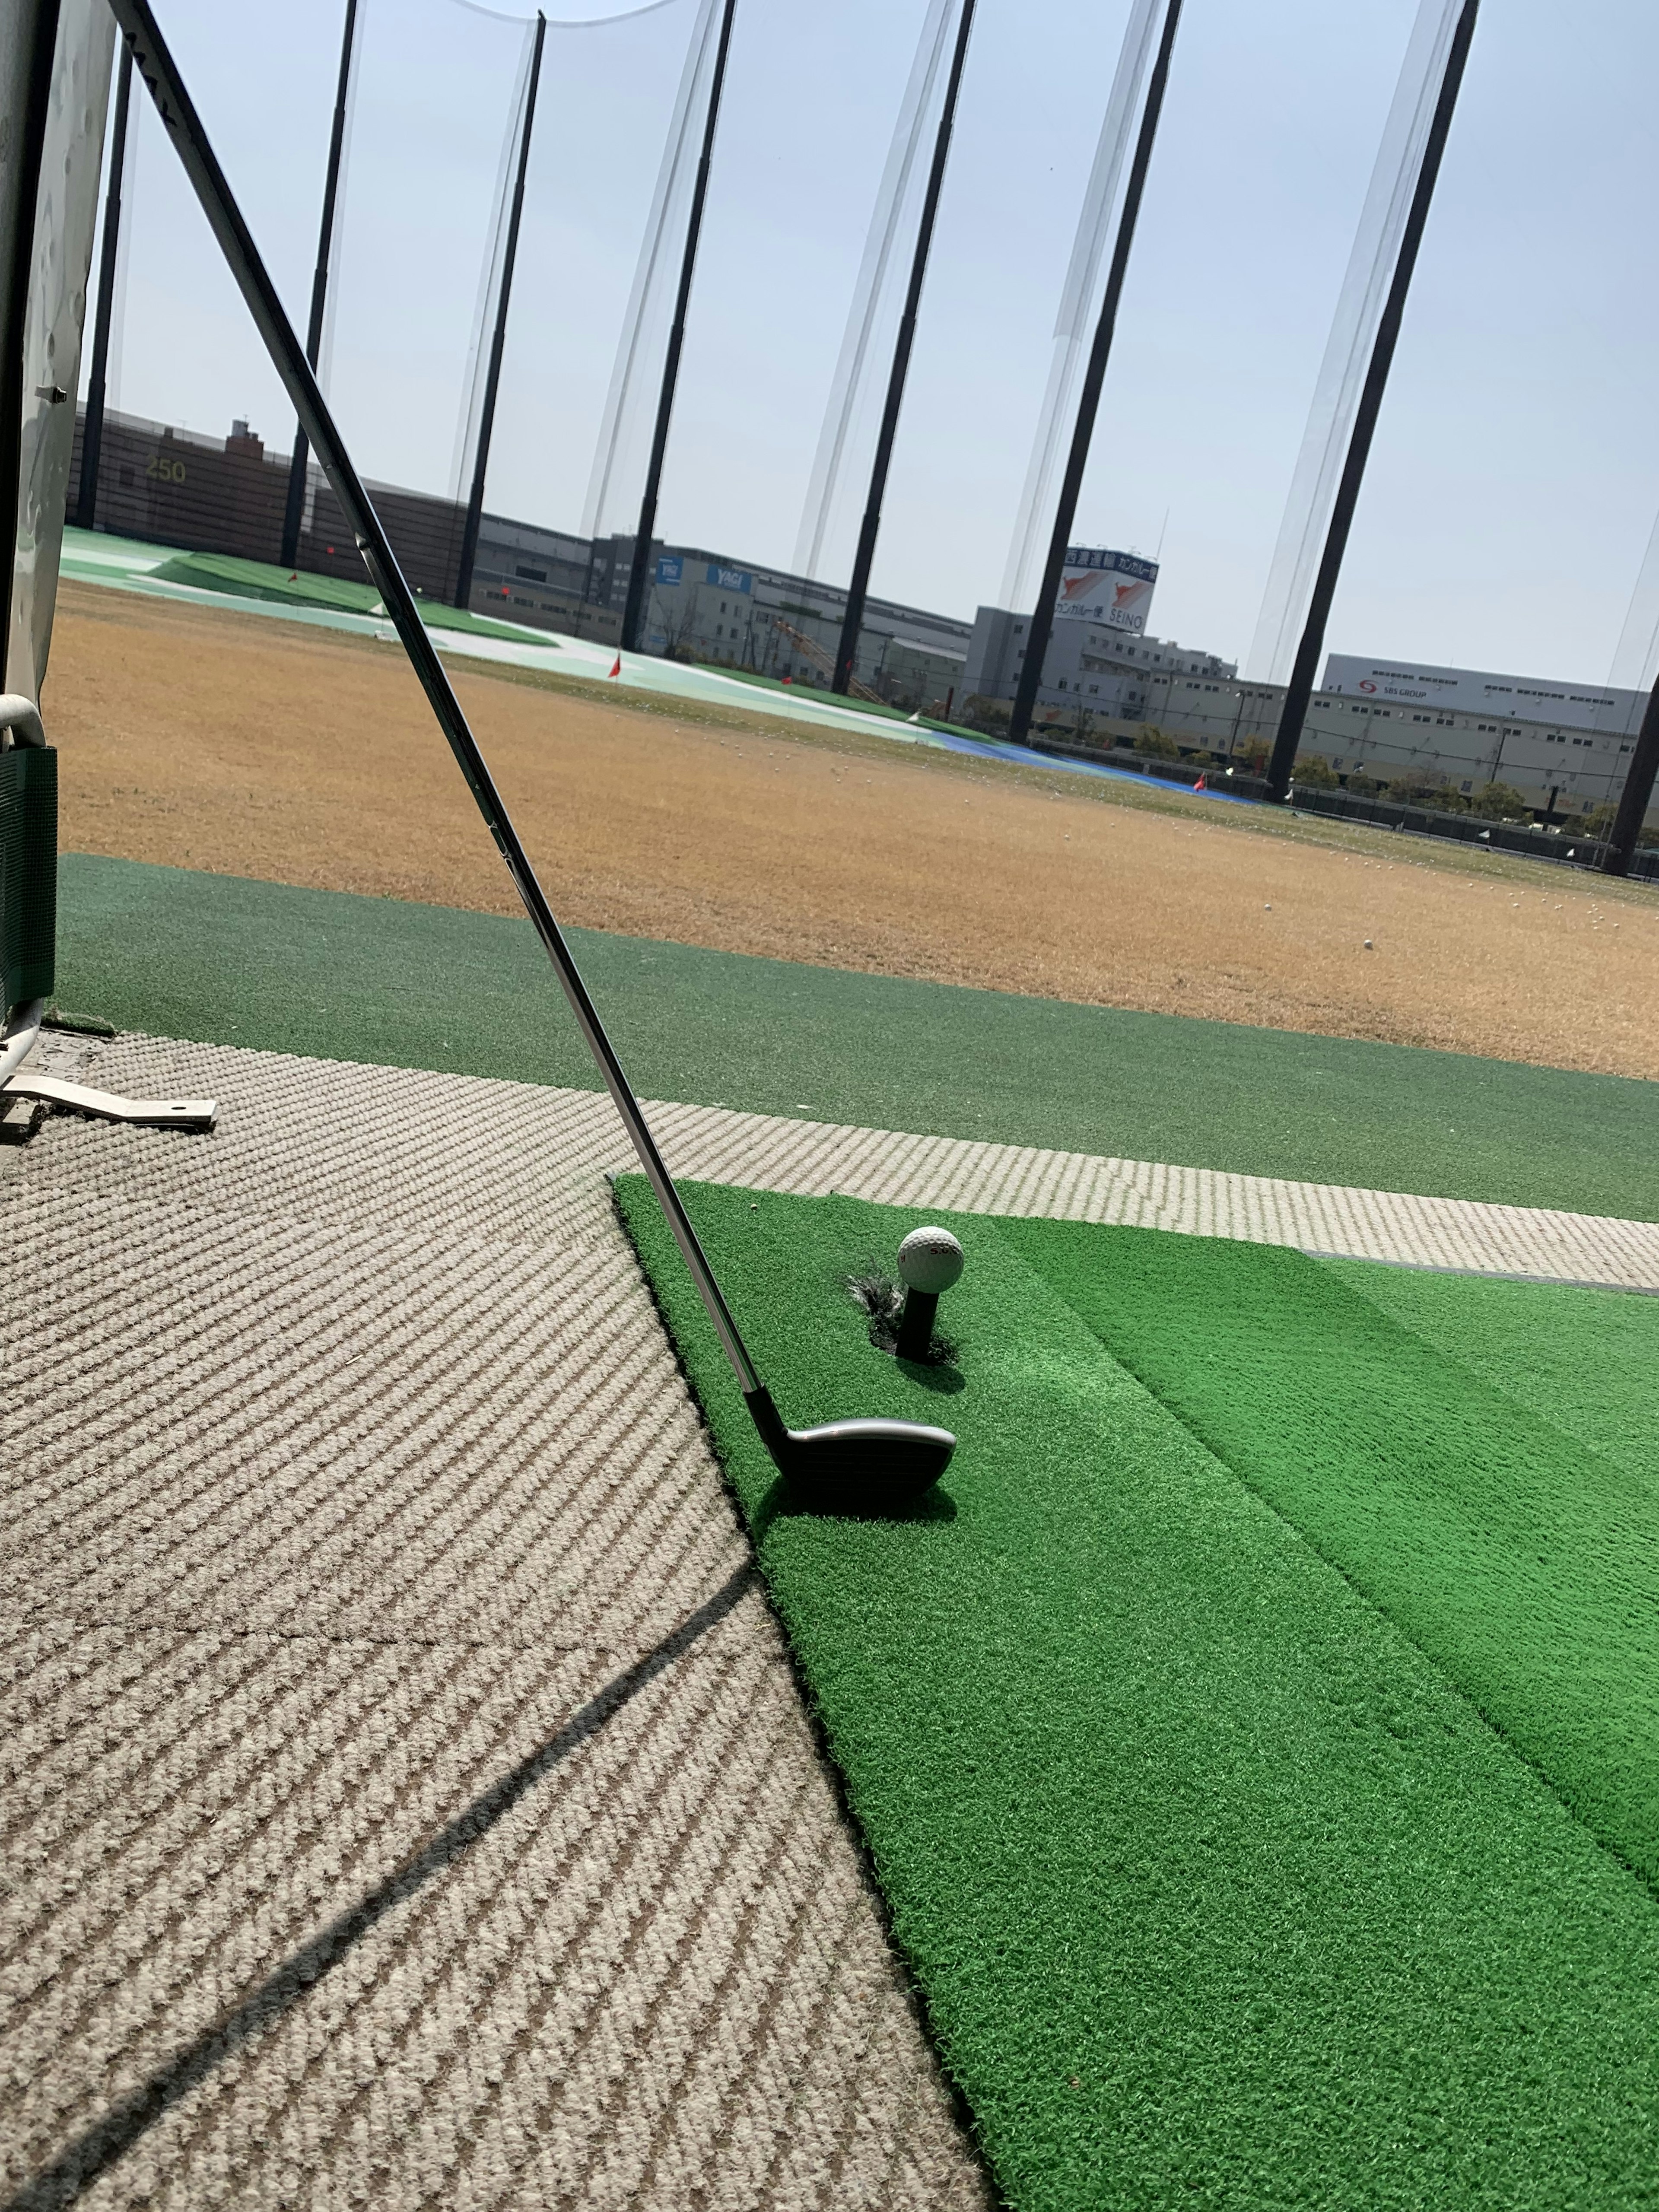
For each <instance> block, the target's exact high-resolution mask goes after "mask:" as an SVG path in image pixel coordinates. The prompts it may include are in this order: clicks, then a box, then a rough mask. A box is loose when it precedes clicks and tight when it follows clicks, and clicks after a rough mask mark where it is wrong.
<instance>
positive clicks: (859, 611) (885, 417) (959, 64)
mask: <svg viewBox="0 0 1659 2212" xmlns="http://www.w3.org/2000/svg"><path fill="white" fill-rule="evenodd" d="M973 27H974V0H962V20H961V21H960V22H959V23H958V24H957V43H956V47H955V50H954V51H953V52H952V53H951V75H950V77H949V79H948V80H947V82H946V83H945V106H944V107H943V109H942V110H941V112H940V114H939V130H938V132H937V133H936V135H935V137H934V139H933V166H932V167H931V168H930V169H929V170H928V172H927V197H926V198H925V199H924V200H923V202H922V204H921V225H920V227H919V228H918V229H917V232H916V247H915V252H914V253H913V254H912V256H911V257H910V282H909V283H908V286H907V287H906V288H905V294H904V312H903V313H902V315H901V316H900V317H899V327H898V338H897V341H896V343H895V345H894V347H893V365H892V367H891V368H890V370H889V371H888V374H887V399H886V404H885V405H884V407H883V409H882V410H881V429H880V431H879V433H878V436H877V439H876V458H875V463H874V465H873V466H872V469H871V471H870V495H869V497H868V498H867V499H866V501H865V503H864V520H863V522H862V524H861V525H860V529H859V546H858V551H857V553H856V555H855V556H854V561H853V575H852V580H851V581H850V582H849V583H848V586H847V611H846V612H845V613H844V614H843V616H842V624H841V642H840V644H839V645H838V646H837V647H836V668H835V674H834V675H833V676H832V677H831V678H830V682H829V688H830V690H832V691H841V692H845V691H846V690H848V687H849V685H850V684H851V683H852V680H853V664H854V661H855V660H856V659H857V658H858V649H859V633H860V631H861V630H862V629H863V628H864V605H865V601H866V599H868V597H869V595H870V571H871V569H872V568H873V567H874V566H875V559H876V539H877V538H878V536H879V534H880V532H881V507H882V501H883V500H884V498H885V496H886V493H887V471H888V468H889V465H890V463H891V461H892V458H893V441H894V440H895V438H896V436H897V435H898V418H899V409H900V407H901V406H902V404H903V403H904V380H905V378H906V376H907V375H908V374H909V369H910V349H911V346H912V344H913V343H915V335H916V315H917V312H918V310H919V309H920V307H921V287H922V281H923V279H924V278H925V277H926V276H927V255H928V251H929V249H930V247H931V246H932V245H933V223H934V221H935V219H936V217H937V216H938V214H939V193H940V191H941V190H942V189H943V187H944V184H945V161H946V160H947V158H948V157H949V155H950V151H951V130H952V128H953V126H954V125H955V123H956V117H957V93H958V92H959V91H960V89H961V87H962V71H963V64H965V62H966V61H967V59H968V34H969V32H970V31H971V30H972V29H973Z"/></svg>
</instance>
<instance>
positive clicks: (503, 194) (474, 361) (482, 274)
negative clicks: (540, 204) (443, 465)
mask: <svg viewBox="0 0 1659 2212" xmlns="http://www.w3.org/2000/svg"><path fill="white" fill-rule="evenodd" d="M453 4H454V5H456V6H458V7H460V8H464V9H465V11H466V13H467V14H468V15H477V16H480V17H483V18H484V19H485V20H487V21H494V22H500V21H510V20H513V19H510V18H503V17H501V16H500V15H497V14H496V13H495V10H494V9H484V8H480V7H477V6H476V5H474V4H473V0H453ZM535 44H536V33H535V30H534V27H533V26H532V25H531V24H529V23H525V24H524V25H523V27H522V28H521V29H520V34H519V64H518V71H517V76H516V78H515V81H514V84H513V96H512V99H511V100H510V101H509V102H508V106H507V125H506V128H505V130H504V131H503V132H502V135H501V154H500V157H499V159H498V161H497V163H496V168H495V194H494V198H493V203H492V205H491V210H490V218H489V233H488V237H487V243H486V246H485V248H484V253H483V261H482V263H481V264H480V267H479V270H478V295H477V302H476V304H475V306H474V307H473V311H472V343H471V347H470V348H469V349H468V352H467V362H466V374H465V379H464V380H463V383H462V388H461V405H460V411H459V417H458V419H457V421H456V424H455V458H454V462H453V467H452V469H451V471H450V484H451V495H452V496H453V498H455V499H457V500H464V499H465V497H466V495H467V492H468V489H469V488H470V486H471V481H472V469H473V463H474V460H475V459H476V457H477V449H478V425H479V420H480V417H481V416H482V413H483V395H484V385H485V382H486V380H487V375H488V368H489V347H490V335H491V332H492V330H493V328H494V325H495V309H496V303H497V302H498V301H499V300H500V297H501V277H502V272H503V270H504V267H505V264H506V258H507V225H508V213H509V210H510V208H511V205H512V199H513V173H514V171H515V169H516V167H517V166H518V159H519V149H520V143H521V141H522V139H523V137H524V131H525V125H526V116H527V107H528V101H529V97H530V64H531V57H532V53H533V52H534V50H535Z"/></svg>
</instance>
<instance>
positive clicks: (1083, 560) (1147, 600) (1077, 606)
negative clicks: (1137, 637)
mask: <svg viewBox="0 0 1659 2212" xmlns="http://www.w3.org/2000/svg"><path fill="white" fill-rule="evenodd" d="M1157 581H1158V563H1157V562H1156V561H1143V560H1142V559H1141V558H1140V557H1139V555H1138V554H1134V553H1109V552H1107V551H1106V550H1105V549H1104V548H1103V547H1100V546H1093V545H1068V546H1067V547H1066V566H1065V568H1063V569H1062V570H1061V571H1060V596H1059V597H1058V599H1056V600H1055V601H1054V619H1055V621H1056V622H1061V621H1064V622H1092V623H1104V624H1105V626H1106V627H1107V629H1132V630H1143V629H1146V617H1147V616H1148V614H1149V613H1150V612H1151V611H1152V586H1153V585H1154V584H1155V583H1157Z"/></svg>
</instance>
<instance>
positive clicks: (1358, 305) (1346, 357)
mask: <svg viewBox="0 0 1659 2212" xmlns="http://www.w3.org/2000/svg"><path fill="white" fill-rule="evenodd" d="M1461 12H1462V0H1420V5H1419V9H1418V12H1417V20H1416V21H1415V23H1414V25H1413V29H1412V34H1411V39H1410V41H1409V43H1408V45H1407V49H1406V58H1405V60H1404V62H1403V63H1402V64H1401V71H1400V81H1399V84H1398V86H1397V88H1396V89H1395V97H1394V104H1393V106H1392V107H1391V108H1390V109H1389V118H1388V121H1387V123H1386V124H1385V125H1384V126H1383V138H1382V143H1381V144H1380V145H1379V147H1378V149H1377V155H1376V166H1375V167H1374V168H1373V170H1372V172H1371V182H1370V191H1368V192H1367V194H1366V197H1365V204H1364V210H1363V211H1362V213H1361V215H1360V218H1359V228H1358V232H1357V234H1356V235H1355V238H1354V242H1353V248H1352V252H1351V253H1350V255H1349V258H1348V268H1347V274H1346V276H1345V278H1344V279H1343V284H1342V289H1341V293H1340V295H1339V297H1338V300H1337V304H1336V313H1335V315H1334V318H1333V319H1332V323H1331V332H1330V337H1329V339H1328V343H1327V344H1326V348H1325V356H1324V359H1323V361H1322V362H1321V364H1320V370H1319V378H1318V381H1317V383H1316V386H1315V387H1314V397H1313V404H1312V406H1311V407H1310V410H1309V412H1308V426H1307V429H1306V432H1305V434H1304V438H1303V441H1302V451H1301V453H1300V455H1299V457H1298V459H1297V465H1296V470H1295V472H1294V474H1293V475H1292V477H1291V489H1290V496H1289V498H1288V499H1287V500H1286V501H1285V515H1284V520H1283V521H1282V523H1281V524H1280V526H1279V538H1278V542H1277V544H1276V545H1275V547H1274V550H1273V561H1272V563H1271V565H1270V567H1269V568H1268V572H1267V590H1266V592H1264V594H1263V596H1262V601H1261V614H1260V616H1259V617H1258V619H1257V623H1256V629H1255V640H1254V641H1253V643H1252V645H1251V648H1250V656H1249V673H1250V675H1251V677H1252V678H1254V679H1255V680H1256V681H1258V682H1267V683H1275V684H1282V683H1284V682H1285V680H1286V678H1288V677H1289V674H1290V670H1291V661H1292V660H1293V659H1295V657H1296V648H1297V641H1298V640H1299V638H1300V636H1301V632H1302V626H1303V624H1304V621H1305V620H1306V618H1307V611H1308V605H1309V601H1310V599H1311V597H1312V594H1313V582H1314V576H1315V573H1316V570H1317V568H1318V566H1319V560H1320V555H1321V553H1322V550H1323V546H1324V542H1325V535H1326V532H1327V531H1328V528H1329V526H1330V519H1331V511H1332V508H1333V507H1334V504H1335V500H1336V489H1337V483H1338V481H1339V479H1340V476H1341V473H1342V465H1343V461H1344V459H1345V458H1346V453H1347V450H1348V441H1349V439H1350V437H1351V435H1352V430H1353V421H1354V413H1355V410H1356V409H1357V407H1358V402H1359V393H1360V388H1361V386H1363V384H1364V380H1365V371H1366V368H1367V366H1368V364H1369V362H1370V354H1371V347H1372V345H1373V343H1374V342H1375V340H1376V331H1377V325H1378V324H1379V322H1380V321H1381V319H1382V315H1383V305H1384V303H1385V301H1386V300H1387V297H1388V291H1389V283H1390V281H1391V279H1392V277H1393V276H1394V270H1395V262H1396V260H1397V259H1398V258H1399V252H1400V241H1401V235H1402V234H1403V233H1404V230H1405V227H1406V218H1407V215H1408V213H1409V211H1410V208H1411V201H1412V194H1413V191H1414V190H1415V188H1416V185H1417V178H1418V172H1419V169H1420V168H1421V167H1422V161H1423V151H1424V148H1425V144H1426V143H1427V141H1428V135H1429V126H1430V124H1431V120H1432V119H1433V115H1434V108H1435V102H1436V100H1437V98H1438V96H1439V92H1440V85H1441V81H1442V79H1443V76H1444V75H1445V70H1446V58H1447V55H1448V53H1449V51H1450V47H1451V40H1452V33H1453V32H1454V30H1455V27H1456V23H1457V18H1458V15H1460V13H1461Z"/></svg>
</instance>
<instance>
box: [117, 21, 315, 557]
mask: <svg viewBox="0 0 1659 2212" xmlns="http://www.w3.org/2000/svg"><path fill="white" fill-rule="evenodd" d="M356 36H357V0H346V11H345V32H344V34H343V37H342V39H341V40H340V74H339V78H338V81H337V83H336V86H335V90H334V122H333V125H332V127H331V130H330V131H329V134H328V168H327V171H326V173H325V176H324V179H323V220H322V225H321V228H320V229H319V232H318V236H317V266H316V268H315V270H313V273H312V278H311V320H310V321H309V323H307V325H306V362H307V366H308V367H309V368H311V369H312V371H313V374H314V373H315V370H316V367H317V357H318V356H319V353H320V352H321V351H322V345H323V309H324V307H325V304H326V302H327V299H328V263H329V256H330V253H331V252H332V250H333V245H334V210H335V204H336V202H337V199H338V197H339V192H340V157H341V154H342V152H343V149H344V145H345V125H346V104H347V96H348V94H349V92H350V89H351V61H352V52H353V48H354V46H355V45H356ZM124 52H131V49H130V48H126V49H124ZM100 282H101V280H100ZM89 427H90V424H88V428H89ZM309 454H310V448H309V447H308V446H307V443H306V434H305V432H304V431H303V430H302V429H301V428H299V426H298V425H297V424H296V425H295V431H294V459H292V461H290V462H289V471H288V503H287V505H286V507H284V509H283V547H282V561H283V568H297V567H298V565H299V561H300V524H301V520H302V519H303V517H304V514H305V505H306V465H307V459H308V458H309Z"/></svg>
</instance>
